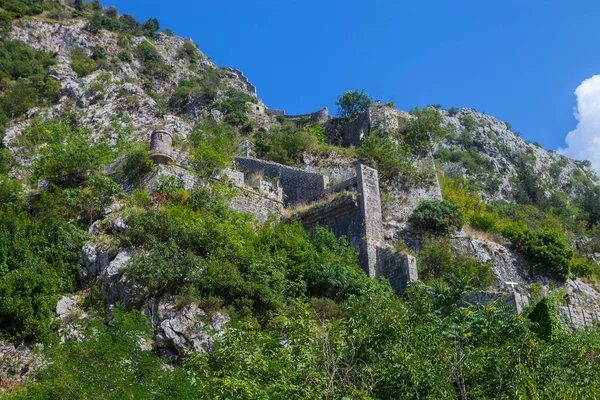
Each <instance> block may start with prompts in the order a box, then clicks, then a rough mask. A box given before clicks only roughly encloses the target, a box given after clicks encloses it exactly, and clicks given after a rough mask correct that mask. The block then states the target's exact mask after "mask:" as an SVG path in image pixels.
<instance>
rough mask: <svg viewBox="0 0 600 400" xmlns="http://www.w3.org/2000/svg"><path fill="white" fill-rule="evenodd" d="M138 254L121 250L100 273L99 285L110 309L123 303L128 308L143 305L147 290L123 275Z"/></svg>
mask: <svg viewBox="0 0 600 400" xmlns="http://www.w3.org/2000/svg"><path fill="white" fill-rule="evenodd" d="M136 253H137V251H136V250H134V249H121V250H120V251H119V253H118V254H117V256H116V257H115V258H114V259H113V260H112V261H111V262H110V263H109V264H108V265H107V266H106V268H104V269H103V270H101V271H100V275H99V283H98V284H99V288H100V292H101V293H102V295H103V296H104V298H105V300H106V302H107V304H108V305H109V307H110V306H112V305H114V304H116V303H121V304H123V305H124V306H125V307H126V308H131V307H134V306H139V305H141V304H142V302H143V300H144V298H145V296H146V293H147V289H146V288H143V287H140V286H139V285H137V284H135V283H134V282H133V281H132V279H131V278H130V277H128V276H127V275H125V274H124V273H123V269H124V268H125V266H126V265H127V264H128V263H129V261H131V258H133V256H134V255H135V254H136Z"/></svg>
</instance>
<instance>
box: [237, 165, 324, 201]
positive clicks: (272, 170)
mask: <svg viewBox="0 0 600 400" xmlns="http://www.w3.org/2000/svg"><path fill="white" fill-rule="evenodd" d="M235 164H236V167H237V169H238V170H240V171H242V172H243V173H244V174H245V175H249V174H254V173H258V174H263V175H264V176H265V177H268V178H270V179H276V178H278V180H279V184H280V186H281V188H282V189H283V197H284V203H285V204H286V206H289V205H293V204H296V203H300V202H305V203H310V202H312V201H314V200H317V199H318V198H320V197H321V196H322V195H323V193H324V192H325V190H326V188H327V184H328V179H327V177H325V176H323V175H320V174H315V173H312V172H306V171H303V170H301V169H299V168H292V167H287V166H285V165H281V164H277V163H274V162H269V161H264V160H259V159H257V158H252V157H236V159H235Z"/></svg>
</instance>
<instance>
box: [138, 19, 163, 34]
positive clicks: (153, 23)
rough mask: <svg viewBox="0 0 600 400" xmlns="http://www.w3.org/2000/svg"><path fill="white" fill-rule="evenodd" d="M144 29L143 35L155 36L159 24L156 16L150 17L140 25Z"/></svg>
mask: <svg viewBox="0 0 600 400" xmlns="http://www.w3.org/2000/svg"><path fill="white" fill-rule="evenodd" d="M142 29H143V30H144V35H146V36H148V37H152V38H153V37H156V35H157V33H158V30H159V29H160V25H159V24H158V20H157V19H156V18H150V19H149V20H148V21H146V22H144V25H143V27H142Z"/></svg>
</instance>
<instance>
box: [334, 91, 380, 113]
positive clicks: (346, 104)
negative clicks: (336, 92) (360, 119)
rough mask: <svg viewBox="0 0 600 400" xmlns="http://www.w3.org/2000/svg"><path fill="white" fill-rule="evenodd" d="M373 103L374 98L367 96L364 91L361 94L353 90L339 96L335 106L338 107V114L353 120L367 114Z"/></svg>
mask: <svg viewBox="0 0 600 400" xmlns="http://www.w3.org/2000/svg"><path fill="white" fill-rule="evenodd" d="M372 103H373V98H372V97H370V96H369V95H368V94H366V93H365V91H364V90H361V91H360V92H359V91H358V90H351V91H347V92H344V94H342V95H341V96H339V97H338V99H337V101H336V102H335V105H336V106H338V114H339V115H340V116H341V117H345V118H353V117H356V116H357V115H358V114H360V113H362V112H365V111H366V110H367V108H368V107H369V106H370V105H371V104H372Z"/></svg>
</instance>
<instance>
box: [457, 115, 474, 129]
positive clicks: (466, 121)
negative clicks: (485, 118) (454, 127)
mask: <svg viewBox="0 0 600 400" xmlns="http://www.w3.org/2000/svg"><path fill="white" fill-rule="evenodd" d="M460 123H461V124H462V126H463V127H464V128H465V130H466V131H467V132H474V131H475V130H476V129H477V122H476V121H475V118H473V116H472V115H464V116H462V117H461V118H460Z"/></svg>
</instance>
